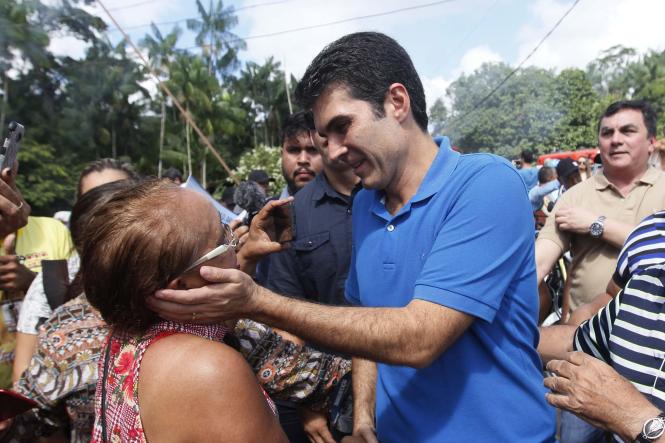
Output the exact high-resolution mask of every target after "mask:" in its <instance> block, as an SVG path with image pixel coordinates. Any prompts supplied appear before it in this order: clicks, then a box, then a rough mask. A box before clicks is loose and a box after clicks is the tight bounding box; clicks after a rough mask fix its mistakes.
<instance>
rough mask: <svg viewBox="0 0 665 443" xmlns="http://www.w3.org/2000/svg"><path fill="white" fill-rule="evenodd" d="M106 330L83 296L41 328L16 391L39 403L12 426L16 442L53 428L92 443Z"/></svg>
mask: <svg viewBox="0 0 665 443" xmlns="http://www.w3.org/2000/svg"><path fill="white" fill-rule="evenodd" d="M107 334H108V329H107V327H106V324H105V323H104V321H103V320H102V318H101V316H100V315H99V313H98V312H97V311H96V310H95V309H94V308H93V307H92V306H90V304H89V303H88V301H87V299H86V298H85V296H84V295H80V296H78V297H76V298H75V299H73V300H70V301H69V302H67V303H65V304H64V305H62V306H60V307H58V308H57V309H56V310H55V311H54V312H53V315H52V316H51V317H50V318H49V319H48V320H47V321H46V322H45V323H44V324H43V325H42V326H41V327H40V330H39V339H38V344H37V350H36V351H35V354H34V355H33V357H32V361H31V362H30V365H29V366H28V369H27V370H26V371H25V372H24V373H23V376H22V377H21V379H20V380H19V381H18V382H17V383H16V385H15V386H14V389H15V390H16V391H18V392H19V393H21V394H23V395H25V396H26V397H30V398H32V399H33V400H35V401H36V402H37V403H38V404H39V409H36V410H34V411H32V412H31V413H28V414H23V416H21V417H20V418H19V419H18V420H17V422H18V423H17V424H16V426H15V427H14V428H15V429H14V432H15V440H12V441H35V440H36V437H37V436H41V435H48V434H49V433H50V432H52V430H53V429H52V428H58V429H68V428H69V429H70V441H71V442H72V443H86V442H88V441H90V434H91V431H92V425H93V422H94V413H95V411H94V398H95V386H96V384H97V365H98V362H99V359H100V355H101V353H102V349H103V345H104V343H105V342H106V337H107Z"/></svg>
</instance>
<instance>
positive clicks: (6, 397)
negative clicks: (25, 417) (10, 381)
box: [0, 389, 39, 421]
mask: <svg viewBox="0 0 665 443" xmlns="http://www.w3.org/2000/svg"><path fill="white" fill-rule="evenodd" d="M38 406H39V405H38V404H37V403H36V402H35V401H34V400H31V399H29V398H28V397H26V396H24V395H21V394H19V393H18V392H14V391H8V390H5V389H0V421H5V420H9V419H10V418H14V417H16V416H17V415H19V414H23V413H24V412H26V411H29V410H30V409H33V408H36V407H38Z"/></svg>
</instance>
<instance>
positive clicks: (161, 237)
mask: <svg viewBox="0 0 665 443" xmlns="http://www.w3.org/2000/svg"><path fill="white" fill-rule="evenodd" d="M183 192H191V191H186V190H184V189H182V188H180V187H179V186H177V185H176V184H174V183H173V182H170V181H168V180H156V179H150V180H146V181H144V182H142V183H140V184H138V185H137V186H134V187H132V188H130V189H127V190H125V191H121V192H119V193H117V194H115V195H113V197H112V198H111V199H110V200H109V201H108V202H107V203H106V204H105V205H104V206H103V207H101V208H99V209H98V210H97V211H95V213H94V214H93V216H92V218H91V220H90V221H89V223H88V225H87V226H86V228H85V230H84V234H83V237H84V238H83V252H82V254H81V270H82V272H83V287H84V289H85V294H86V297H87V298H88V300H89V301H90V304H92V305H93V306H94V307H95V308H96V309H97V310H99V313H100V314H101V315H102V317H103V318H104V321H106V322H107V323H108V324H109V325H110V326H112V327H114V328H118V329H121V330H124V331H127V332H130V333H141V332H143V331H145V329H146V328H147V327H148V326H150V324H152V323H153V322H154V321H155V320H156V318H157V317H156V314H155V313H154V312H152V311H151V310H149V309H148V307H147V306H146V304H145V301H146V298H147V297H148V296H150V295H152V294H154V293H155V291H157V290H158V289H163V288H165V287H166V286H167V285H168V283H169V282H170V281H171V280H173V279H175V278H176V277H178V276H179V275H180V274H181V273H182V272H184V270H185V269H186V268H187V266H189V265H190V264H191V263H192V262H193V261H194V260H195V259H196V256H197V255H199V254H201V253H202V252H203V251H202V250H201V249H202V247H201V235H202V233H201V232H197V231H196V229H192V226H190V225H188V220H187V219H186V218H184V217H177V216H176V214H177V213H178V212H179V211H180V209H179V207H180V204H181V199H179V198H177V197H178V196H181V195H182V194H180V193H183Z"/></svg>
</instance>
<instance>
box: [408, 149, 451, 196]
mask: <svg viewBox="0 0 665 443" xmlns="http://www.w3.org/2000/svg"><path fill="white" fill-rule="evenodd" d="M459 158H460V154H459V152H456V151H453V150H452V148H451V147H450V141H449V140H448V137H441V142H440V143H439V152H437V154H436V157H435V158H434V161H433V162H432V165H431V166H430V167H429V170H428V171H427V174H426V175H425V178H424V179H423V181H422V183H420V186H419V187H418V191H416V194H415V195H414V196H413V197H411V203H415V202H419V201H422V200H425V199H426V198H429V197H431V196H432V195H434V194H436V193H437V192H439V190H440V189H441V188H442V187H443V184H444V183H445V182H446V180H447V179H448V177H450V174H452V172H453V170H454V169H455V166H457V162H458V160H459Z"/></svg>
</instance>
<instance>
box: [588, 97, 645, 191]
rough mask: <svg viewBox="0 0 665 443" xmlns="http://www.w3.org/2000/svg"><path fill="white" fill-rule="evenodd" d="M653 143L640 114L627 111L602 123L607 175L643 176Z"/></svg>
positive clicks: (600, 138)
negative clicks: (626, 174) (627, 174)
mask: <svg viewBox="0 0 665 443" xmlns="http://www.w3.org/2000/svg"><path fill="white" fill-rule="evenodd" d="M653 143H654V139H653V137H649V136H648V133H647V127H646V125H645V123H644V118H643V116H642V113H641V112H640V111H637V110H634V109H624V110H621V111H619V112H617V113H616V114H614V115H612V116H609V117H605V118H603V119H602V120H601V122H600V130H599V132H598V145H599V148H600V155H601V158H602V160H603V168H604V170H605V171H606V172H607V173H610V174H613V173H629V174H631V175H633V176H634V177H635V178H637V177H639V176H640V175H641V174H642V173H643V172H644V171H645V170H646V168H647V165H648V163H647V162H648V159H649V156H650V155H651V153H652V152H653Z"/></svg>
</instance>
